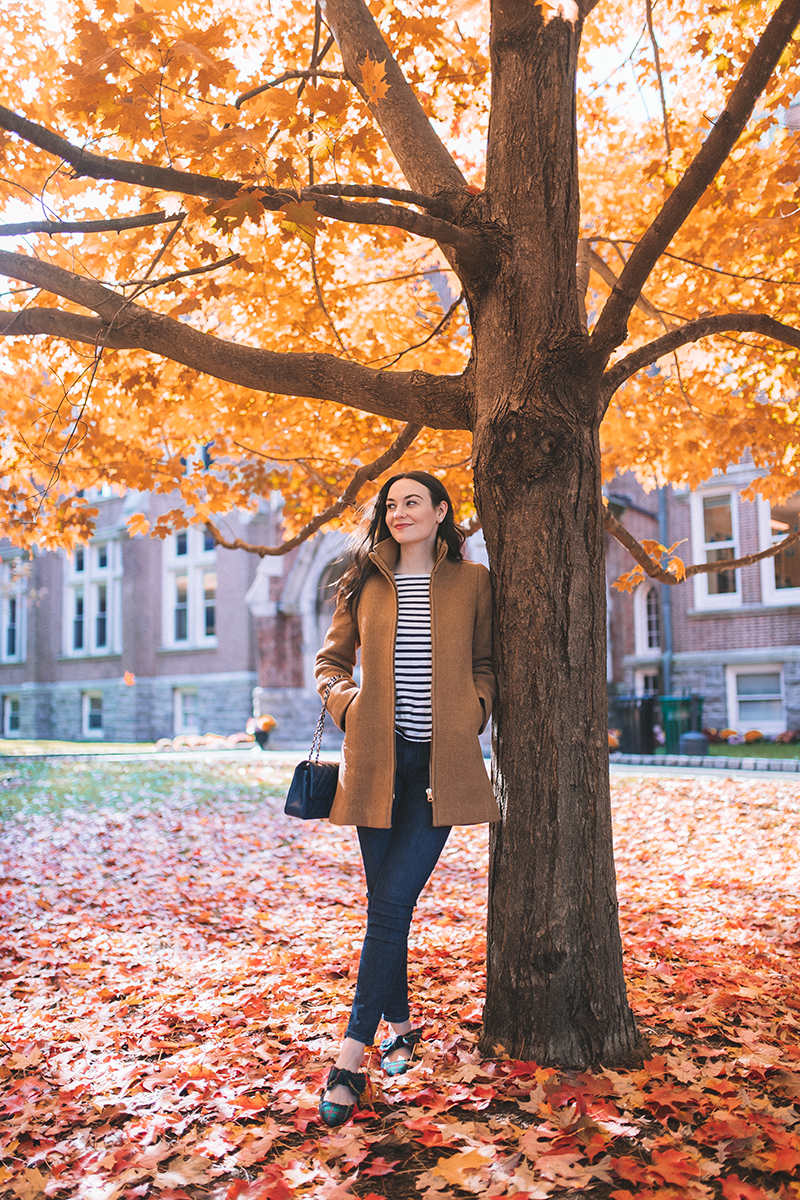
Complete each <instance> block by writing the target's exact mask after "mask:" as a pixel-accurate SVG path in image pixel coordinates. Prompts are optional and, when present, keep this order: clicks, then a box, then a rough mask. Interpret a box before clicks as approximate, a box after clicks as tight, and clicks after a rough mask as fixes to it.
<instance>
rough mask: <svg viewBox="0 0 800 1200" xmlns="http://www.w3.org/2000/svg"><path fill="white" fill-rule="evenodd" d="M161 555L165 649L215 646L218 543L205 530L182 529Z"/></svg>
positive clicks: (165, 546) (174, 535) (168, 542)
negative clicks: (207, 535)
mask: <svg viewBox="0 0 800 1200" xmlns="http://www.w3.org/2000/svg"><path fill="white" fill-rule="evenodd" d="M162 555H163V557H162V565H163V577H164V585H163V588H162V595H163V605H164V607H163V612H162V629H163V630H164V646H165V648H166V649H173V650H180V649H184V648H187V649H188V648H189V647H194V646H213V645H215V644H216V635H217V572H216V570H215V566H216V557H217V552H216V544H215V543H214V541H213V539H211V542H210V544H209V540H208V538H207V537H206V535H205V534H204V532H203V530H202V529H198V528H196V527H193V528H191V529H181V530H179V531H178V532H177V533H174V534H173V535H172V537H171V538H168V539H167V541H166V542H165V543H164V548H163V551H162Z"/></svg>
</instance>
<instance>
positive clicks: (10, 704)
mask: <svg viewBox="0 0 800 1200" xmlns="http://www.w3.org/2000/svg"><path fill="white" fill-rule="evenodd" d="M15 703H16V705H17V717H21V715H22V711H21V710H22V705H21V704H20V698H19V696H18V695H16V694H14V695H11V694H9V695H7V696H3V737H4V738H18V737H19V728H17V729H12V728H11V715H12V713H13V710H14V704H15Z"/></svg>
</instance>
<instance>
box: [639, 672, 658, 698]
mask: <svg viewBox="0 0 800 1200" xmlns="http://www.w3.org/2000/svg"><path fill="white" fill-rule="evenodd" d="M634 682H635V688H636V695H637V696H660V695H661V675H660V674H659V672H658V671H637V672H636V674H635V676H634Z"/></svg>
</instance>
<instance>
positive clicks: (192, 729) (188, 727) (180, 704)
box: [172, 687, 200, 734]
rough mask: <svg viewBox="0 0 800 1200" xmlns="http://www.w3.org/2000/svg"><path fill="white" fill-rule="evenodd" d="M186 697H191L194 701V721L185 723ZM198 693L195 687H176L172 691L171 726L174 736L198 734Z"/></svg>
mask: <svg viewBox="0 0 800 1200" xmlns="http://www.w3.org/2000/svg"><path fill="white" fill-rule="evenodd" d="M187 696H192V697H193V698H194V700H195V705H194V709H195V718H196V719H195V721H194V722H191V721H188V722H187V721H186V719H185V717H186V709H185V700H186V697H187ZM199 696H200V694H199V692H198V690H197V688H196V687H176V688H173V690H172V701H173V720H172V726H173V730H174V732H175V734H179V733H186V734H199V732H200V712H199V704H198V701H199Z"/></svg>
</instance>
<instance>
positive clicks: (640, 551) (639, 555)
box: [603, 506, 800, 584]
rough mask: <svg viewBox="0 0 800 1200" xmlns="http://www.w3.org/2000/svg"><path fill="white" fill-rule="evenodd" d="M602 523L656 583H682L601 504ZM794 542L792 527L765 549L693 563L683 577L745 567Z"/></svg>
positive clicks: (799, 531) (799, 534)
mask: <svg viewBox="0 0 800 1200" xmlns="http://www.w3.org/2000/svg"><path fill="white" fill-rule="evenodd" d="M603 524H604V525H605V527H606V529H607V530H608V532H609V533H610V534H611V536H612V537H615V538H616V539H617V541H618V542H619V543H620V544H621V545H622V546H624V547H625V549H626V550H627V551H628V553H629V554H630V555H631V556H632V557H633V558H634V559H635V560H636V562H637V563H638V564H639V566H640V567H641V568H642V570H643V571H644V573H645V575H649V576H650V578H651V579H657V580H658V581H659V583H669V584H676V583H682V582H683V580H682V579H678V578H677V576H676V575H674V574H673V573H672V571H667V570H665V569H664V567H662V566H661V564H660V563H658V562H656V560H655V559H654V558H651V557H650V555H649V554H648V553H647V551H646V550H645V548H644V546H643V545H642V544H641V542H639V541H637V540H636V538H635V537H634V536H633V534H632V533H629V532H628V530H627V529H626V528H625V526H624V525H623V524H622V523H621V522H620V521H618V520H617V518H616V517H615V516H614V514H613V513H612V512H611V510H610V508H608V507H606V506H604V507H603ZM798 541H800V529H797V530H795V532H794V533H790V534H789V536H788V537H786V538H784V539H783V541H782V542H778V543H777V544H776V545H774V546H770V547H769V548H768V549H767V550H761V551H759V552H758V553H757V554H745V555H744V556H743V557H742V558H725V559H722V560H720V561H719V562H715V563H694V564H693V565H692V566H689V567H686V573H685V576H684V578H685V579H689V578H691V576H693V575H714V574H716V573H717V572H718V571H735V570H738V568H739V567H749V566H752V564H753V563H757V562H761V561H762V559H765V558H773V557H774V555H776V554H780V553H781V551H782V550H785V549H787V547H789V546H793V545H794V544H795V542H798Z"/></svg>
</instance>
